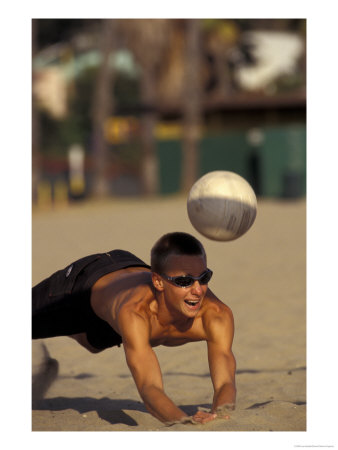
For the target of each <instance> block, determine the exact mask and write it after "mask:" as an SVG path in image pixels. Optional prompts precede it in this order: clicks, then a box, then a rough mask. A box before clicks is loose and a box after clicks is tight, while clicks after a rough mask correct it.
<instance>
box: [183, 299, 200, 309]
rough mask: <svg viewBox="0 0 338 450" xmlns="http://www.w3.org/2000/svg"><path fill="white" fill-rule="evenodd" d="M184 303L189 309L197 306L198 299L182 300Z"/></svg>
mask: <svg viewBox="0 0 338 450" xmlns="http://www.w3.org/2000/svg"><path fill="white" fill-rule="evenodd" d="M184 303H185V304H186V305H188V306H189V308H191V309H195V308H198V306H199V304H200V301H199V300H184Z"/></svg>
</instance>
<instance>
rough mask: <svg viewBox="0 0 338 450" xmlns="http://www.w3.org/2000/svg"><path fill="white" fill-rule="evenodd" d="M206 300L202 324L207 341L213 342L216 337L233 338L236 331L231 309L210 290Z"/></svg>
mask: <svg viewBox="0 0 338 450" xmlns="http://www.w3.org/2000/svg"><path fill="white" fill-rule="evenodd" d="M206 300H207V301H206V305H205V308H204V311H203V315H202V322H203V328H204V330H205V333H206V337H207V340H213V339H214V338H215V336H216V335H217V336H220V335H228V336H229V337H230V336H232V335H233V331H234V316H233V313H232V310H231V308H230V307H229V306H228V305H226V304H225V303H223V302H222V301H221V300H220V299H219V298H218V297H216V296H215V295H214V294H213V293H212V292H211V291H210V290H208V292H207V295H206Z"/></svg>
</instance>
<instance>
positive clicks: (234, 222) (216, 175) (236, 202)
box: [187, 170, 257, 241]
mask: <svg viewBox="0 0 338 450" xmlns="http://www.w3.org/2000/svg"><path fill="white" fill-rule="evenodd" d="M187 210H188V216H189V219H190V222H191V224H192V225H193V227H194V228H195V229H196V230H197V231H198V232H199V233H201V234H202V235H203V236H205V237H207V238H209V239H212V240H215V241H231V240H234V239H237V238H239V237H240V236H242V235H243V234H244V233H246V232H247V231H248V230H249V228H250V227H251V226H252V224H253V223H254V221H255V218H256V214H257V198H256V195H255V192H254V190H253V189H252V187H251V186H250V184H249V183H248V182H247V181H246V180H245V179H244V178H243V177H241V176H240V175H238V174H236V173H234V172H228V171H223V170H217V171H214V172H209V173H207V174H206V175H204V176H202V177H201V178H200V179H199V180H197V181H196V183H195V184H194V185H193V186H192V188H191V189H190V192H189V196H188V202H187Z"/></svg>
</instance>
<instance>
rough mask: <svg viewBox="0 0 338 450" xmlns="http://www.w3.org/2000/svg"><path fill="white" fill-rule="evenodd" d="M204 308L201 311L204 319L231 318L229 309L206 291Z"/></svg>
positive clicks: (211, 293) (210, 292) (209, 291)
mask: <svg viewBox="0 0 338 450" xmlns="http://www.w3.org/2000/svg"><path fill="white" fill-rule="evenodd" d="M205 300H206V301H205V308H204V311H203V317H204V318H215V317H220V318H226V317H228V318H232V317H233V314H232V311H231V308H230V307H229V306H228V305H226V304H225V303H224V302H223V301H221V300H220V299H219V298H218V297H216V295H215V294H214V293H213V292H212V291H211V290H210V289H208V291H207V294H206V296H205Z"/></svg>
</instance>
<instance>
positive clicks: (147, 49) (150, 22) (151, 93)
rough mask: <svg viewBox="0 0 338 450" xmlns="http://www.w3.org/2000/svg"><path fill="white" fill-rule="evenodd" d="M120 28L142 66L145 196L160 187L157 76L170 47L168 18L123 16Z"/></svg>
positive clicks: (142, 140)
mask: <svg viewBox="0 0 338 450" xmlns="http://www.w3.org/2000/svg"><path fill="white" fill-rule="evenodd" d="M118 22H119V26H120V31H121V33H122V34H123V35H124V37H125V39H126V44H127V46H128V47H129V49H130V50H131V51H132V52H133V54H134V56H135V59H136V60H137V61H138V63H139V64H140V66H141V68H142V74H141V80H140V88H141V89H140V95H141V102H142V116H141V143H142V153H143V155H142V167H141V173H142V182H143V190H144V193H145V194H146V195H154V194H157V193H158V190H159V175H158V158H157V154H156V143H155V139H154V133H155V126H156V122H157V112H156V103H157V78H158V73H159V71H160V69H161V66H162V64H163V59H164V55H165V54H166V50H167V48H168V42H169V39H168V34H169V32H170V27H171V21H170V20H169V19H122V20H119V21H118Z"/></svg>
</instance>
